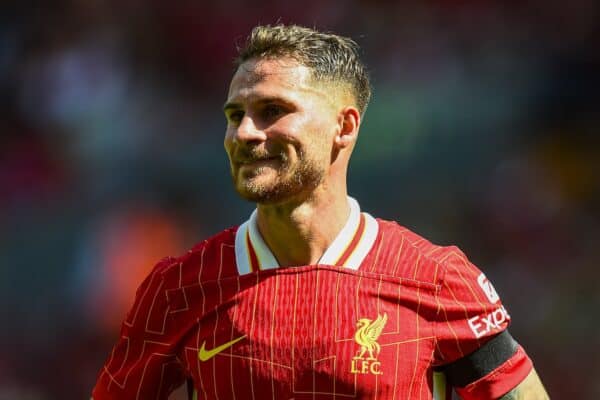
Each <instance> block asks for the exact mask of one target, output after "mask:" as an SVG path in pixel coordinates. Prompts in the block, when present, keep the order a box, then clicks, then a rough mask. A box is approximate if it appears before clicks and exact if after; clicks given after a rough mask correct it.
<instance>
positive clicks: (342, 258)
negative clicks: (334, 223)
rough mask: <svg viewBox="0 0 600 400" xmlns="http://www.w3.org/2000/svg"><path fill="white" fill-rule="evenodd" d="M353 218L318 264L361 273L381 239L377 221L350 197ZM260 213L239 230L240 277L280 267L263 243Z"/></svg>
mask: <svg viewBox="0 0 600 400" xmlns="http://www.w3.org/2000/svg"><path fill="white" fill-rule="evenodd" d="M348 203H349V205H350V216H349V217H348V220H347V221H346V224H345V225H344V227H343V228H342V230H341V231H340V232H339V233H338V235H337V237H336V238H335V239H334V241H333V242H332V243H331V245H330V246H329V248H328V249H327V250H326V251H325V253H324V254H323V256H322V257H321V259H320V260H319V261H318V264H326V265H335V266H339V267H346V268H350V269H355V270H356V269H358V267H359V266H360V264H361V263H362V262H363V260H364V259H365V257H366V256H367V254H368V253H369V251H370V250H371V247H373V243H374V242H375V238H376V237H377V232H378V230H379V226H378V224H377V221H376V220H375V218H373V217H372V216H371V215H369V214H367V213H365V212H362V213H361V211H360V206H359V205H358V202H357V201H356V200H354V199H353V198H351V197H348ZM256 218H257V211H256V210H254V211H253V212H252V215H250V218H249V219H248V220H247V221H246V222H244V223H243V224H242V225H240V227H239V228H238V230H237V232H236V235H235V258H236V264H237V268H238V272H239V274H240V275H244V274H248V273H250V272H254V271H258V270H265V269H273V268H278V267H279V263H278V262H277V259H276V258H275V256H274V255H273V253H272V252H271V249H269V247H268V246H267V244H266V243H265V241H264V240H263V238H262V236H261V234H260V232H259V230H258V225H257V222H256Z"/></svg>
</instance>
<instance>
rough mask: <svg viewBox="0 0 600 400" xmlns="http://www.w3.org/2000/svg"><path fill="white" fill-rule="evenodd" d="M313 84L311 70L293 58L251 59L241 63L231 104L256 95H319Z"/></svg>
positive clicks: (231, 88)
mask: <svg viewBox="0 0 600 400" xmlns="http://www.w3.org/2000/svg"><path fill="white" fill-rule="evenodd" d="M321 92H322V91H321V90H320V89H319V88H318V87H317V85H315V84H314V83H313V82H312V79H311V70H310V69H309V68H308V67H306V66H304V65H302V64H299V63H298V62H296V61H294V60H291V59H285V58H284V59H259V60H254V59H253V60H248V61H246V62H245V63H243V64H241V65H240V66H239V67H238V69H237V71H236V73H235V75H234V76H233V78H232V80H231V84H230V86H229V94H228V99H227V100H228V102H231V101H236V100H241V99H245V98H250V97H253V96H257V97H261V96H272V95H281V96H291V97H294V96H295V95H302V94H309V93H313V94H319V95H321Z"/></svg>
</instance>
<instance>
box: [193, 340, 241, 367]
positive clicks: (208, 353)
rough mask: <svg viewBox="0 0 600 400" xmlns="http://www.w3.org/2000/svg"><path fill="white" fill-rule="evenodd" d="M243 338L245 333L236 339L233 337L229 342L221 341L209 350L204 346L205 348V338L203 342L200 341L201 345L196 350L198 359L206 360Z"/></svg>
mask: <svg viewBox="0 0 600 400" xmlns="http://www.w3.org/2000/svg"><path fill="white" fill-rule="evenodd" d="M245 338H246V335H244V336H240V337H239V338H237V339H233V340H232V341H231V342H227V343H223V344H222V345H220V346H217V347H215V348H214V349H211V350H206V348H205V346H206V340H205V341H204V342H202V346H201V347H200V350H199V351H198V358H199V359H200V361H208V360H210V359H211V358H213V357H214V356H216V355H217V354H219V353H220V352H222V351H223V350H226V349H228V348H230V347H231V346H233V345H234V344H236V343H237V342H239V341H240V340H242V339H245Z"/></svg>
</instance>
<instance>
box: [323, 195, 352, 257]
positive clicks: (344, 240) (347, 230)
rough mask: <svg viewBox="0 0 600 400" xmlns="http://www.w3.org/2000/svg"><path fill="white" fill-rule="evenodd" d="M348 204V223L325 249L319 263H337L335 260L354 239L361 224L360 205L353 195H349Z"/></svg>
mask: <svg viewBox="0 0 600 400" xmlns="http://www.w3.org/2000/svg"><path fill="white" fill-rule="evenodd" d="M348 205H349V206H350V216H349V217H348V220H347V221H346V224H345V225H344V227H343V228H342V230H341V231H340V233H338V235H337V236H336V238H335V239H334V240H333V242H331V244H330V245H329V247H328V248H327V250H325V253H323V255H322V256H321V258H320V259H319V261H318V264H327V265H335V262H336V261H337V260H339V258H340V257H341V256H342V254H344V251H346V248H347V247H348V245H349V244H350V242H351V241H352V239H354V235H355V233H356V229H357V228H358V225H359V224H360V207H359V205H358V203H357V202H356V200H354V199H353V198H352V197H348Z"/></svg>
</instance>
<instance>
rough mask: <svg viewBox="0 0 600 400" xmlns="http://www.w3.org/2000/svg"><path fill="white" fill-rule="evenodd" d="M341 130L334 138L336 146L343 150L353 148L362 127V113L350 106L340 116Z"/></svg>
mask: <svg viewBox="0 0 600 400" xmlns="http://www.w3.org/2000/svg"><path fill="white" fill-rule="evenodd" d="M338 123H339V125H338V126H339V130H338V132H337V134H336V135H335V138H334V143H335V146H336V147H337V148H338V149H339V150H341V149H344V148H352V146H353V145H354V143H356V139H357V138H358V128H359V127H360V113H359V112H358V110H357V109H356V107H352V106H348V107H345V108H343V109H342V110H341V111H340V113H339V114H338Z"/></svg>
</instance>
